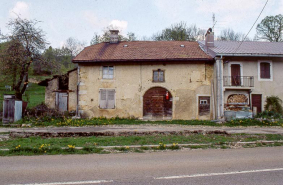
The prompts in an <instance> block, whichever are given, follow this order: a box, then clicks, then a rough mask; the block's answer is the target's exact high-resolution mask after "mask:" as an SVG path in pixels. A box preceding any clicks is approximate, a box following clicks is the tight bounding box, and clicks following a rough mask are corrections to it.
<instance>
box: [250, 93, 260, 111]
mask: <svg viewBox="0 0 283 185" xmlns="http://www.w3.org/2000/svg"><path fill="white" fill-rule="evenodd" d="M252 107H256V108H257V113H260V112H261V111H262V110H261V94H252Z"/></svg>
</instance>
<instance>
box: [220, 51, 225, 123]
mask: <svg viewBox="0 0 283 185" xmlns="http://www.w3.org/2000/svg"><path fill="white" fill-rule="evenodd" d="M222 61H223V57H222V55H221V56H220V62H219V71H220V84H219V85H220V118H223V117H224V99H223V65H222V63H223V62H222Z"/></svg>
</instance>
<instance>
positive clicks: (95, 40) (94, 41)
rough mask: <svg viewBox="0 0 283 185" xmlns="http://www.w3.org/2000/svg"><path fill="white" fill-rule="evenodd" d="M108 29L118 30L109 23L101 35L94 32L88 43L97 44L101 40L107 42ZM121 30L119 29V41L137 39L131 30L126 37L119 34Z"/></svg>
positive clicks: (108, 36)
mask: <svg viewBox="0 0 283 185" xmlns="http://www.w3.org/2000/svg"><path fill="white" fill-rule="evenodd" d="M110 30H119V29H118V28H117V27H114V26H113V25H110V26H108V27H106V28H104V29H103V33H102V34H101V35H99V34H97V33H94V36H93V37H92V39H91V41H90V45H95V44H99V43H101V42H109V41H110ZM121 32H122V30H119V34H118V36H119V41H135V40H137V38H136V36H135V34H134V33H133V32H128V33H127V37H125V36H123V35H122V34H121Z"/></svg>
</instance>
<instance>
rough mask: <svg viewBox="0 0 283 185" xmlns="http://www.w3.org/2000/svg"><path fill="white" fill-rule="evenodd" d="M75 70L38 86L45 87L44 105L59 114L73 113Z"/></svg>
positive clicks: (74, 107)
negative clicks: (57, 111)
mask: <svg viewBox="0 0 283 185" xmlns="http://www.w3.org/2000/svg"><path fill="white" fill-rule="evenodd" d="M77 79H78V78H77V68H75V69H72V70H70V71H68V72H67V73H66V74H64V75H54V76H53V78H49V79H45V80H43V81H41V82H39V83H38V85H41V86H45V87H46V88H45V104H46V105H47V106H48V107H49V108H52V109H57V110H59V111H60V112H65V111H75V110H76V105H77V83H78V80H77Z"/></svg>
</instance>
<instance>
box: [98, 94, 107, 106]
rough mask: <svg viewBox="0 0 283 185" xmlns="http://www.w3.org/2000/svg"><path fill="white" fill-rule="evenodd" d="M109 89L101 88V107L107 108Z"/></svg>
mask: <svg viewBox="0 0 283 185" xmlns="http://www.w3.org/2000/svg"><path fill="white" fill-rule="evenodd" d="M106 93H107V91H106V89H100V99H99V107H100V108H101V109H106V108H107V94H106Z"/></svg>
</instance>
